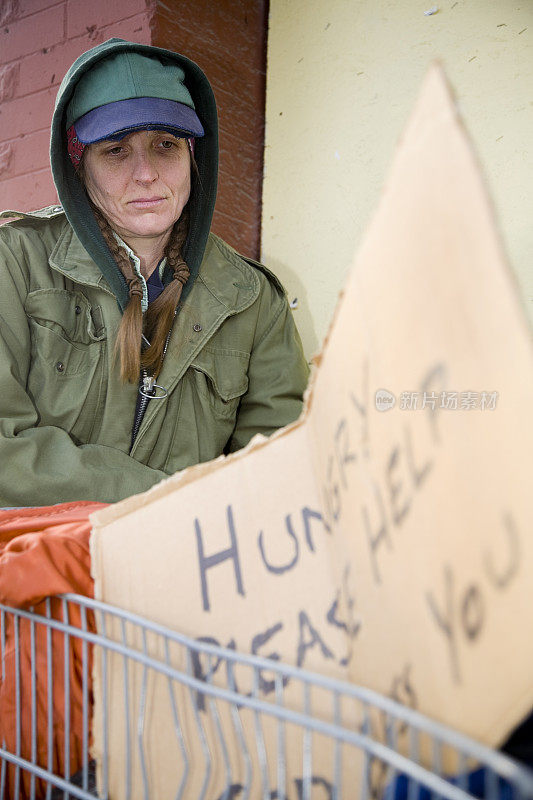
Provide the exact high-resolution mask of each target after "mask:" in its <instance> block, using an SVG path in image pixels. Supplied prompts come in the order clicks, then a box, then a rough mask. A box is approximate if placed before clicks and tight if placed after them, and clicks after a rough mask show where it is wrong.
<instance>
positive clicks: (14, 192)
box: [0, 0, 155, 211]
mask: <svg viewBox="0 0 533 800" xmlns="http://www.w3.org/2000/svg"><path fill="white" fill-rule="evenodd" d="M154 6H155V2H154V0H0V209H6V208H14V209H16V210H19V211H28V210H31V209H35V208H41V207H42V206H46V205H49V204H51V203H54V202H56V199H57V196H56V192H55V188H54V184H53V182H52V178H51V176H50V166H49V161H48V145H49V134H50V120H51V117H52V110H53V107H54V101H55V96H56V93H57V90H58V87H59V84H60V82H61V79H62V77H63V75H64V74H65V72H66V71H67V69H68V68H69V67H70V65H71V64H72V62H73V61H74V60H75V59H76V58H77V57H78V56H79V55H81V53H83V52H84V51H85V50H88V49H89V48H90V47H93V46H94V45H95V44H98V43H99V42H103V41H105V40H106V39H109V38H110V37H112V36H120V37H121V38H123V39H129V40H131V41H136V42H141V43H143V44H150V42H151V31H150V22H151V19H152V15H153V10H154Z"/></svg>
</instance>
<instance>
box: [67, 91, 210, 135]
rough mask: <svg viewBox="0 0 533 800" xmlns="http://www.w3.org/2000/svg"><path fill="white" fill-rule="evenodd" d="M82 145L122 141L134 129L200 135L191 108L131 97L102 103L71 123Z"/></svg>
mask: <svg viewBox="0 0 533 800" xmlns="http://www.w3.org/2000/svg"><path fill="white" fill-rule="evenodd" d="M74 127H75V129H76V136H77V137H78V140H79V141H80V142H81V143H82V144H93V143H94V142H100V141H102V140H103V139H122V137H123V136H126V135H127V134H128V133H132V132H133V131H136V130H163V131H168V132H169V133H172V134H174V135H175V136H183V137H191V136H192V137H198V136H203V135H204V129H203V127H202V123H201V122H200V120H199V119H198V115H197V114H196V111H195V110H194V108H191V107H190V106H187V105H185V104H184V103H179V102H177V101H175V100H166V99H164V98H160V97H133V98H129V99H127V100H117V101H115V102H113V103H106V104H105V105H103V106H99V107H98V108H93V109H92V110H91V111H89V112H87V114H84V115H83V116H82V117H80V118H79V119H77V120H76V122H75V123H74Z"/></svg>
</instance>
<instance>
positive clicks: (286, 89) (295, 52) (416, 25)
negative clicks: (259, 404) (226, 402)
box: [262, 0, 533, 356]
mask: <svg viewBox="0 0 533 800" xmlns="http://www.w3.org/2000/svg"><path fill="white" fill-rule="evenodd" d="M435 6H438V12H437V13H435V14H433V15H431V16H429V15H425V14H424V11H427V10H429V9H431V8H434V7H435ZM435 58H439V59H440V60H441V61H442V63H443V64H444V67H445V70H446V72H447V74H448V77H449V79H450V81H451V83H452V86H453V87H454V89H455V93H456V96H457V99H458V104H459V109H460V112H461V114H462V116H463V118H464V120H465V122H466V125H467V128H468V130H469V132H470V134H471V136H472V138H473V140H474V143H475V148H476V151H477V153H478V156H479V158H480V161H481V163H482V166H483V169H484V172H485V175H486V177H487V181H488V185H489V188H490V191H491V193H492V196H493V199H494V204H495V206H496V211H497V215H498V219H499V224H500V229H501V232H502V234H503V238H504V243H505V246H506V249H507V253H508V255H509V259H510V262H511V264H512V266H513V267H514V271H515V274H516V276H517V278H518V282H519V285H520V287H521V290H522V294H523V296H524V298H525V300H526V303H527V306H528V312H529V315H530V318H531V319H532V320H533V266H532V261H533V0H518V2H510V1H509V0H440V2H439V0H270V23H269V40H268V68H267V109H266V150H265V180H264V195H263V233H262V258H263V261H264V262H265V263H266V264H267V265H269V266H270V267H271V268H272V269H274V270H275V271H276V272H277V274H278V275H279V276H280V278H281V279H282V280H283V282H284V283H285V285H286V286H287V289H288V292H289V294H290V296H291V299H292V298H294V297H296V298H298V308H297V309H296V310H295V318H296V321H297V323H298V326H299V328H300V331H301V334H302V339H303V341H304V347H305V350H306V353H307V355H308V356H310V355H311V354H312V353H313V352H316V350H317V349H318V347H319V346H320V344H321V342H322V339H323V337H324V334H325V333H326V331H327V328H328V325H329V323H330V320H331V317H332V314H333V310H334V308H335V304H336V301H337V296H338V292H339V290H340V289H341V288H342V285H343V282H344V277H345V275H346V271H347V269H348V267H349V265H350V263H351V260H352V256H353V252H354V249H355V247H356V245H357V244H358V242H359V241H360V239H361V236H362V234H363V232H364V228H365V226H366V225H367V223H368V221H369V218H370V216H371V214H372V211H373V209H374V208H375V206H376V204H377V201H378V198H379V193H380V190H381V188H382V186H383V183H384V179H385V176H386V171H387V166H388V164H389V163H390V161H391V158H392V154H393V152H394V147H395V144H396V142H397V141H398V138H399V135H400V133H401V131H402V128H403V126H404V124H405V122H406V120H407V117H408V115H409V113H410V110H411V108H412V106H413V104H414V101H415V98H416V96H417V92H418V89H419V87H420V85H421V82H422V79H423V76H424V74H425V71H426V69H427V67H428V64H429V63H430V62H431V61H432V60H433V59H435ZM435 224H436V225H438V220H435Z"/></svg>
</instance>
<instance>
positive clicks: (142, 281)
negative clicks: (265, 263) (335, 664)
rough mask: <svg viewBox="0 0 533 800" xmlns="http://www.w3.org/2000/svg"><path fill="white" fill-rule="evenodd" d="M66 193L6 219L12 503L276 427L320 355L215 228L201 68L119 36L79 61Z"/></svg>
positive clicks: (142, 469)
mask: <svg viewBox="0 0 533 800" xmlns="http://www.w3.org/2000/svg"><path fill="white" fill-rule="evenodd" d="M51 161H52V172H53V177H54V181H55V185H56V188H57V192H58V196H59V199H60V202H61V206H54V207H51V208H47V209H43V210H41V211H36V212H33V213H18V212H12V211H11V212H9V213H8V214H6V216H7V215H9V216H17V217H19V219H17V220H16V221H14V222H11V223H8V224H5V225H3V226H2V227H1V228H0V270H1V281H2V292H1V294H0V315H1V328H0V347H1V357H0V385H1V386H2V391H1V392H0V463H1V464H2V473H1V480H0V505H3V506H24V505H47V504H50V503H58V502H62V501H68V500H98V501H105V502H113V501H117V500H120V499H121V498H124V497H126V496H128V495H131V494H134V493H137V492H141V491H144V490H146V489H148V488H149V487H150V486H152V485H153V484H155V483H157V482H158V481H160V480H161V479H162V478H164V477H166V476H167V475H170V474H172V473H174V472H176V471H177V470H180V469H183V468H184V467H187V466H189V465H191V464H195V463H198V462H200V461H207V460H209V459H212V458H215V457H216V456H219V455H220V454H222V453H230V452H232V451H235V450H237V449H239V448H241V447H243V446H244V445H245V444H246V443H247V442H248V441H249V440H250V439H251V437H252V436H253V435H254V434H256V433H262V434H265V435H268V434H270V433H272V432H273V431H275V430H276V429H277V428H279V427H281V426H283V425H286V424H287V423H289V422H292V421H293V420H295V419H296V418H297V417H298V415H299V413H300V410H301V400H302V393H303V390H304V388H305V384H306V380H307V365H306V363H305V360H304V358H303V354H302V348H301V343H300V340H299V337H298V334H297V332H296V329H295V325H294V322H293V320H292V317H291V312H290V309H289V307H288V304H287V300H286V297H285V295H284V292H283V289H282V287H281V285H280V284H279V282H278V281H277V279H276V278H275V277H274V276H273V275H272V274H271V273H270V272H268V271H267V270H266V269H265V268H264V267H262V266H260V265H259V264H256V263H255V262H252V261H249V260H246V259H244V258H242V257H241V256H239V255H237V253H236V252H235V251H234V250H233V249H232V248H231V247H229V246H228V245H227V244H226V243H225V242H223V241H222V240H221V239H219V238H217V237H216V236H215V235H213V234H211V233H210V232H209V229H210V224H211V217H212V213H213V207H214V202H215V194H216V182H217V163H218V149H217V114H216V106H215V102H214V97H213V93H212V90H211V87H210V85H209V83H208V81H207V78H206V77H205V75H204V74H203V73H202V72H201V70H200V69H199V68H198V67H197V66H196V65H195V64H193V63H192V62H191V61H189V60H188V59H187V58H184V57H183V56H181V55H178V54H176V53H172V52H170V51H167V50H162V49H159V48H155V47H149V46H145V45H140V44H133V43H130V42H125V41H122V40H119V39H112V40H110V41H108V42H105V43H104V44H102V45H99V46H98V47H95V48H94V49H92V50H89V51H88V52H87V53H85V54H83V55H82V56H81V57H80V58H79V59H78V60H77V61H76V62H75V63H74V64H73V66H72V67H71V68H70V70H69V72H68V73H67V75H66V76H65V78H64V80H63V82H62V84H61V87H60V90H59V93H58V97H57V102H56V108H55V111H54V115H53V120H52V133H51Z"/></svg>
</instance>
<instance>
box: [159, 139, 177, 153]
mask: <svg viewBox="0 0 533 800" xmlns="http://www.w3.org/2000/svg"><path fill="white" fill-rule="evenodd" d="M161 147H162V148H163V149H164V150H170V149H171V148H172V147H174V142H173V141H172V140H171V139H165V140H164V141H162V142H161Z"/></svg>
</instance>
